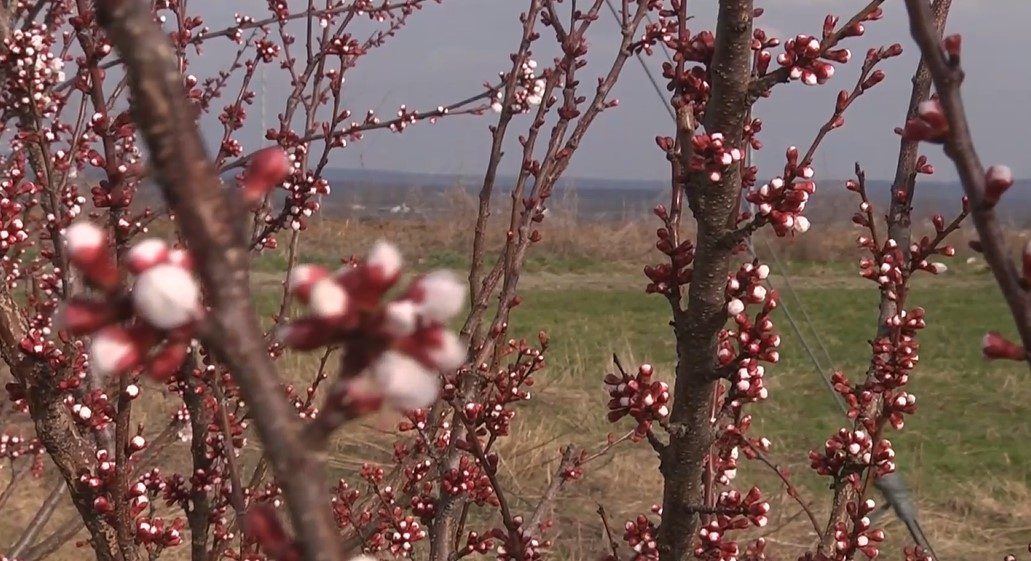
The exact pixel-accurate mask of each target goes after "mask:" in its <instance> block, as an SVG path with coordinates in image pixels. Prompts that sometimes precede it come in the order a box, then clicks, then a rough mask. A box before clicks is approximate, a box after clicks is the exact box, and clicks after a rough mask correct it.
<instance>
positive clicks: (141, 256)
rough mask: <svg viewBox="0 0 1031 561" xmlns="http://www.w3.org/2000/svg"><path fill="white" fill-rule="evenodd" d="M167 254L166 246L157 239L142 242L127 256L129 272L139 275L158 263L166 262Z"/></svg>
mask: <svg viewBox="0 0 1031 561" xmlns="http://www.w3.org/2000/svg"><path fill="white" fill-rule="evenodd" d="M168 254H169V251H168V245H166V244H165V242H163V241H161V240H159V239H157V238H151V239H147V240H143V241H142V242H140V243H138V244H136V245H134V246H133V248H132V249H130V250H129V254H128V256H127V257H128V259H127V261H128V266H129V271H131V272H132V274H134V275H139V274H140V273H142V272H143V271H145V270H147V269H149V268H150V267H153V266H154V265H157V264H158V263H164V262H166V261H168Z"/></svg>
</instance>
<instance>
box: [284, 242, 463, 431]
mask: <svg viewBox="0 0 1031 561" xmlns="http://www.w3.org/2000/svg"><path fill="white" fill-rule="evenodd" d="M401 271H402V262H401V255H400V253H399V252H398V250H397V248H395V247H394V246H393V245H390V244H389V243H386V242H383V241H380V242H377V243H376V244H375V246H374V247H373V248H372V250H371V252H370V253H369V256H368V258H366V259H365V260H364V261H361V262H359V263H356V264H353V265H345V266H344V267H343V268H342V269H340V270H338V271H337V272H335V273H331V272H329V271H327V270H325V269H323V268H322V267H319V266H316V265H302V266H300V267H297V268H295V269H294V270H292V271H291V272H290V274H289V278H288V287H287V288H288V290H289V291H290V292H291V293H292V294H293V295H294V296H296V298H297V299H298V300H299V301H300V302H302V303H303V304H305V305H307V307H308V309H309V310H310V314H309V315H308V316H307V317H303V318H300V319H297V320H295V321H293V322H290V323H289V324H286V325H284V326H283V327H282V328H281V329H280V331H279V339H280V341H282V343H283V344H285V345H286V346H288V347H292V348H297V349H301V350H311V349H316V348H320V347H324V346H327V345H331V344H334V343H339V344H342V345H343V346H344V347H345V351H346V352H345V353H344V355H345V360H344V363H343V364H342V366H341V369H342V372H341V378H342V379H341V385H340V386H339V391H334V396H333V397H332V399H331V402H333V403H335V404H336V405H337V406H340V407H342V408H343V409H344V410H346V412H347V414H348V415H357V414H361V413H365V412H369V411H372V410H375V409H378V408H379V407H380V406H382V405H383V404H386V405H388V406H389V407H391V408H394V409H398V410H402V411H404V410H409V409H416V408H420V407H425V406H428V405H429V404H431V403H433V401H434V400H435V399H436V397H437V394H438V391H439V387H440V382H439V376H438V375H437V372H438V371H444V372H447V371H451V370H454V369H456V368H458V367H459V366H461V365H462V364H463V363H464V362H465V360H466V347H465V345H464V344H463V343H462V341H461V340H460V339H459V338H458V336H457V335H455V334H454V333H452V332H451V331H450V330H448V329H447V327H446V325H445V324H446V322H447V321H448V320H450V319H451V318H452V317H454V316H455V315H456V314H458V312H459V311H461V309H462V306H463V305H464V304H465V285H464V284H462V283H461V282H460V281H459V280H458V278H457V277H455V276H454V275H453V274H452V273H450V272H448V271H437V272H433V273H429V274H427V275H425V276H422V277H419V278H417V279H415V280H414V281H413V282H412V283H411V284H410V285H409V286H408V288H407V289H406V290H405V291H404V292H403V293H402V294H401V295H400V296H399V297H398V298H396V299H394V300H392V301H386V302H385V301H384V297H385V295H386V293H387V291H388V290H390V289H391V288H393V287H394V285H395V284H397V282H398V280H399V279H400V277H401ZM328 403H329V402H328ZM324 414H325V411H323V412H322V414H321V415H324Z"/></svg>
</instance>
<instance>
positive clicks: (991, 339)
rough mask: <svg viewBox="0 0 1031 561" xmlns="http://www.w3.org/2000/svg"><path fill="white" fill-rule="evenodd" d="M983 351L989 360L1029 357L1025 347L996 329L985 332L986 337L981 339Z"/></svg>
mask: <svg viewBox="0 0 1031 561" xmlns="http://www.w3.org/2000/svg"><path fill="white" fill-rule="evenodd" d="M981 352H982V353H983V354H984V357H985V358H987V359H989V360H995V359H1006V360H1026V359H1027V351H1025V350H1024V347H1022V346H1020V345H1018V344H1016V343H1013V342H1011V341H1010V340H1009V339H1006V338H1005V337H1003V336H1002V334H1000V333H998V332H996V331H989V332H988V333H985V335H984V338H983V339H981Z"/></svg>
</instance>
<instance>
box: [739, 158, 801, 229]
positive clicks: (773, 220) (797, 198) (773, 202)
mask: <svg viewBox="0 0 1031 561" xmlns="http://www.w3.org/2000/svg"><path fill="white" fill-rule="evenodd" d="M806 169H809V170H811V169H812V168H806ZM809 176H810V177H812V174H811V173H809ZM815 192H816V183H815V182H814V181H811V180H809V179H803V180H801V181H791V182H788V181H785V180H784V179H783V178H780V177H775V178H773V180H771V181H770V182H769V183H765V184H763V185H762V186H761V187H759V188H758V189H756V190H754V191H751V192H749V193H748V194H747V195H745V200H747V201H748V202H750V203H752V204H754V205H756V208H757V209H758V211H759V216H762V217H764V218H765V219H767V220H769V222H770V224H771V225H772V226H773V231H774V232H775V233H776V234H777V235H778V236H780V237H784V236H786V235H788V234H789V233H792V232H798V233H800V234H804V233H805V232H807V231H809V226H810V223H809V219H808V218H806V217H805V216H803V215H802V211H804V210H805V205H806V203H807V202H809V197H810V195H812V194H813V193H815Z"/></svg>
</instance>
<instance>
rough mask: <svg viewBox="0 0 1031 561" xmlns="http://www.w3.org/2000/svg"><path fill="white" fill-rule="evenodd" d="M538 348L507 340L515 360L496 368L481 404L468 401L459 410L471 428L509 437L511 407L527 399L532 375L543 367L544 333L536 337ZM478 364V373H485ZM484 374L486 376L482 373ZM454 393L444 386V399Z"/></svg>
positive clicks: (454, 389)
mask: <svg viewBox="0 0 1031 561" xmlns="http://www.w3.org/2000/svg"><path fill="white" fill-rule="evenodd" d="M538 341H539V343H540V348H539V349H537V348H533V347H531V346H530V345H529V344H528V343H527V342H526V340H524V339H520V340H514V339H513V340H510V341H509V342H508V352H509V353H512V354H515V360H513V361H511V362H510V363H509V364H508V365H507V366H506V367H504V368H499V369H498V371H497V372H496V373H495V374H494V375H493V377H492V378H491V390H490V391H489V392H488V394H487V395H486V396H485V398H484V399H483V401H482V402H479V401H470V402H468V403H466V404H465V406H464V407H463V408H462V415H463V417H465V420H466V421H467V422H468V423H469V424H470V425H471V426H473V427H477V428H479V427H484V428H486V429H487V431H488V432H490V434H491V435H494V436H507V435H508V434H509V430H510V425H511V422H512V418H513V417H515V410H514V409H513V408H512V405H514V404H515V403H518V402H521V401H526V400H529V399H530V391H529V388H530V387H531V386H533V384H534V377H533V375H534V373H536V372H538V371H539V370H541V369H543V368H544V365H545V362H544V352H545V351H546V350H547V348H548V336H547V333H545V332H543V331H541V332H540V333H539V334H538ZM486 366H487V365H486V364H481V365H480V368H479V370H480V371H481V372H482V371H483V370H485V367H486ZM484 374H486V373H484ZM456 391H457V386H456V385H455V384H453V383H450V382H449V383H447V384H446V386H445V397H449V396H451V395H452V394H453V393H454V392H456Z"/></svg>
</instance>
